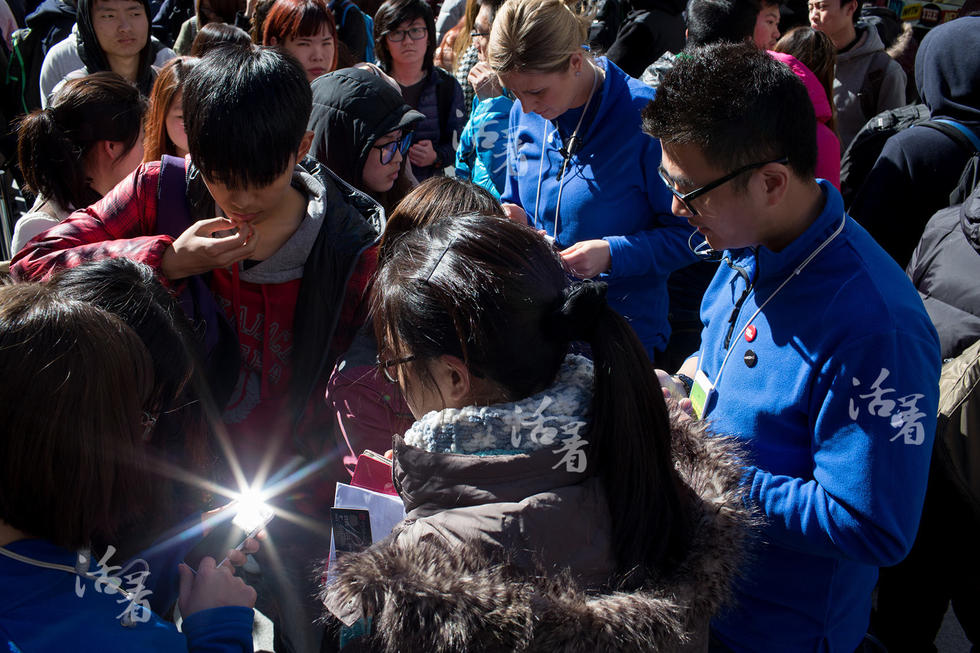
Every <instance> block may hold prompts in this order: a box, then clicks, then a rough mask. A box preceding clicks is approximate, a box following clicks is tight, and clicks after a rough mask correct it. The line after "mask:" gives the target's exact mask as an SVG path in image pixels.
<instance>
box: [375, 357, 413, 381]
mask: <svg viewBox="0 0 980 653" xmlns="http://www.w3.org/2000/svg"><path fill="white" fill-rule="evenodd" d="M417 358H418V356H415V355H412V356H403V357H401V358H393V359H391V360H390V361H383V360H381V355H380V354H378V355H377V356H376V357H375V359H374V360H375V362H376V363H377V364H378V369H380V370H381V373H382V374H384V377H385V380H386V381H388V383H398V379H396V378H395V377H393V376H392V375H391V368H392V367H396V366H398V365H404V364H405V363H411V362H412V361H413V360H415V359H417Z"/></svg>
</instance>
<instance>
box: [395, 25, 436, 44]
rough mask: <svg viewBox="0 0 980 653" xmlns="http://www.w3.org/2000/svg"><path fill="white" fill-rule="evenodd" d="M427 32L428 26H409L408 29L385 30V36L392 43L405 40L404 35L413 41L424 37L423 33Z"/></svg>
mask: <svg viewBox="0 0 980 653" xmlns="http://www.w3.org/2000/svg"><path fill="white" fill-rule="evenodd" d="M428 33H429V28H427V27H409V28H408V29H393V30H389V31H387V32H385V36H387V37H388V40H389V41H391V42H392V43H401V42H402V41H404V40H405V35H406V34H407V35H408V38H410V39H412V40H413V41H419V40H421V39H424V38H425V35H426V34H428Z"/></svg>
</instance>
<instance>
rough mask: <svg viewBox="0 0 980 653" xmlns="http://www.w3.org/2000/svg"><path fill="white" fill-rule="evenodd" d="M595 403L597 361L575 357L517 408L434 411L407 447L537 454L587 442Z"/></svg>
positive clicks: (500, 406)
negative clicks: (579, 440)
mask: <svg viewBox="0 0 980 653" xmlns="http://www.w3.org/2000/svg"><path fill="white" fill-rule="evenodd" d="M591 402H592V361H590V360H589V359H587V358H584V357H582V356H578V355H575V354H570V355H569V356H568V357H566V358H565V361H564V362H563V363H562V365H561V367H560V368H559V370H558V375H557V377H556V378H555V382H554V384H552V386H551V387H549V388H548V389H547V390H544V391H542V392H539V393H537V394H534V395H531V396H530V397H527V398H525V399H521V400H520V401H515V402H511V403H503V404H494V405H492V406H467V407H466V408H445V409H443V410H440V411H432V412H430V413H428V414H426V415H424V416H423V417H422V418H421V419H420V420H418V421H417V422H415V424H413V425H412V428H410V429H409V430H408V431H407V432H406V433H405V443H406V444H409V445H412V446H414V447H418V448H420V449H424V450H425V451H430V452H433V453H463V454H476V455H484V456H487V455H501V454H515V453H526V452H530V451H537V450H538V449H544V448H546V447H555V446H558V445H561V444H563V443H564V442H566V441H568V440H571V439H574V438H581V437H583V436H584V435H585V430H586V426H587V425H588V421H589V408H590V405H591Z"/></svg>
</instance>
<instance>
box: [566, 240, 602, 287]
mask: <svg viewBox="0 0 980 653" xmlns="http://www.w3.org/2000/svg"><path fill="white" fill-rule="evenodd" d="M559 254H560V255H561V259H562V261H564V263H565V267H566V268H567V269H568V271H569V272H571V273H572V274H574V275H575V276H576V277H578V278H579V279H591V278H592V277H595V276H598V275H600V274H602V273H603V272H607V271H608V270H609V266H610V265H611V264H612V255H611V254H610V253H609V243H607V242H606V241H604V240H583V241H581V242H577V243H575V244H574V245H572V246H571V247H569V248H568V249H563V250H562V251H561V252H559Z"/></svg>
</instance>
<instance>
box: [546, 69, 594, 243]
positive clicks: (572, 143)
mask: <svg viewBox="0 0 980 653" xmlns="http://www.w3.org/2000/svg"><path fill="white" fill-rule="evenodd" d="M590 67H591V68H592V90H591V91H589V99H588V100H586V101H585V107H583V108H582V115H581V116H579V117H578V122H577V123H576V124H575V130H574V131H573V132H572V135H571V136H570V137H569V139H568V144H567V145H566V146H565V148H564V150H563V151H562V164H561V176H560V177H559V178H558V203H557V204H555V227H554V231H553V232H552V234H553V236H554V238H555V239H557V238H558V212H559V211H561V193H562V190H564V188H565V169H566V168H567V167H568V164H569V163H570V162H571V160H572V157H573V156H574V155H575V150H577V149H578V130H579V129H580V128H581V127H582V121H583V120H585V114H587V113H588V112H589V105H590V104H592V96H594V95H595V89H596V87H597V86H598V85H599V69H598V68H596V67H595V66H594V65H591V64H590ZM555 120H557V118H556V119H555ZM556 124H557V123H556ZM557 133H558V127H555V131H553V132H551V136H552V138H554V135H555V134H557ZM547 145H548V121H547V120H545V121H544V128H543V129H542V130H541V161H540V162H539V163H538V190H537V193H535V195H534V219H535V220H537V219H538V201H539V200H540V199H541V180H542V179H543V176H544V160H545V158H547V157H546V151H545V148H546V147H547ZM541 225H542V226H544V220H543V219H542V220H541Z"/></svg>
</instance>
